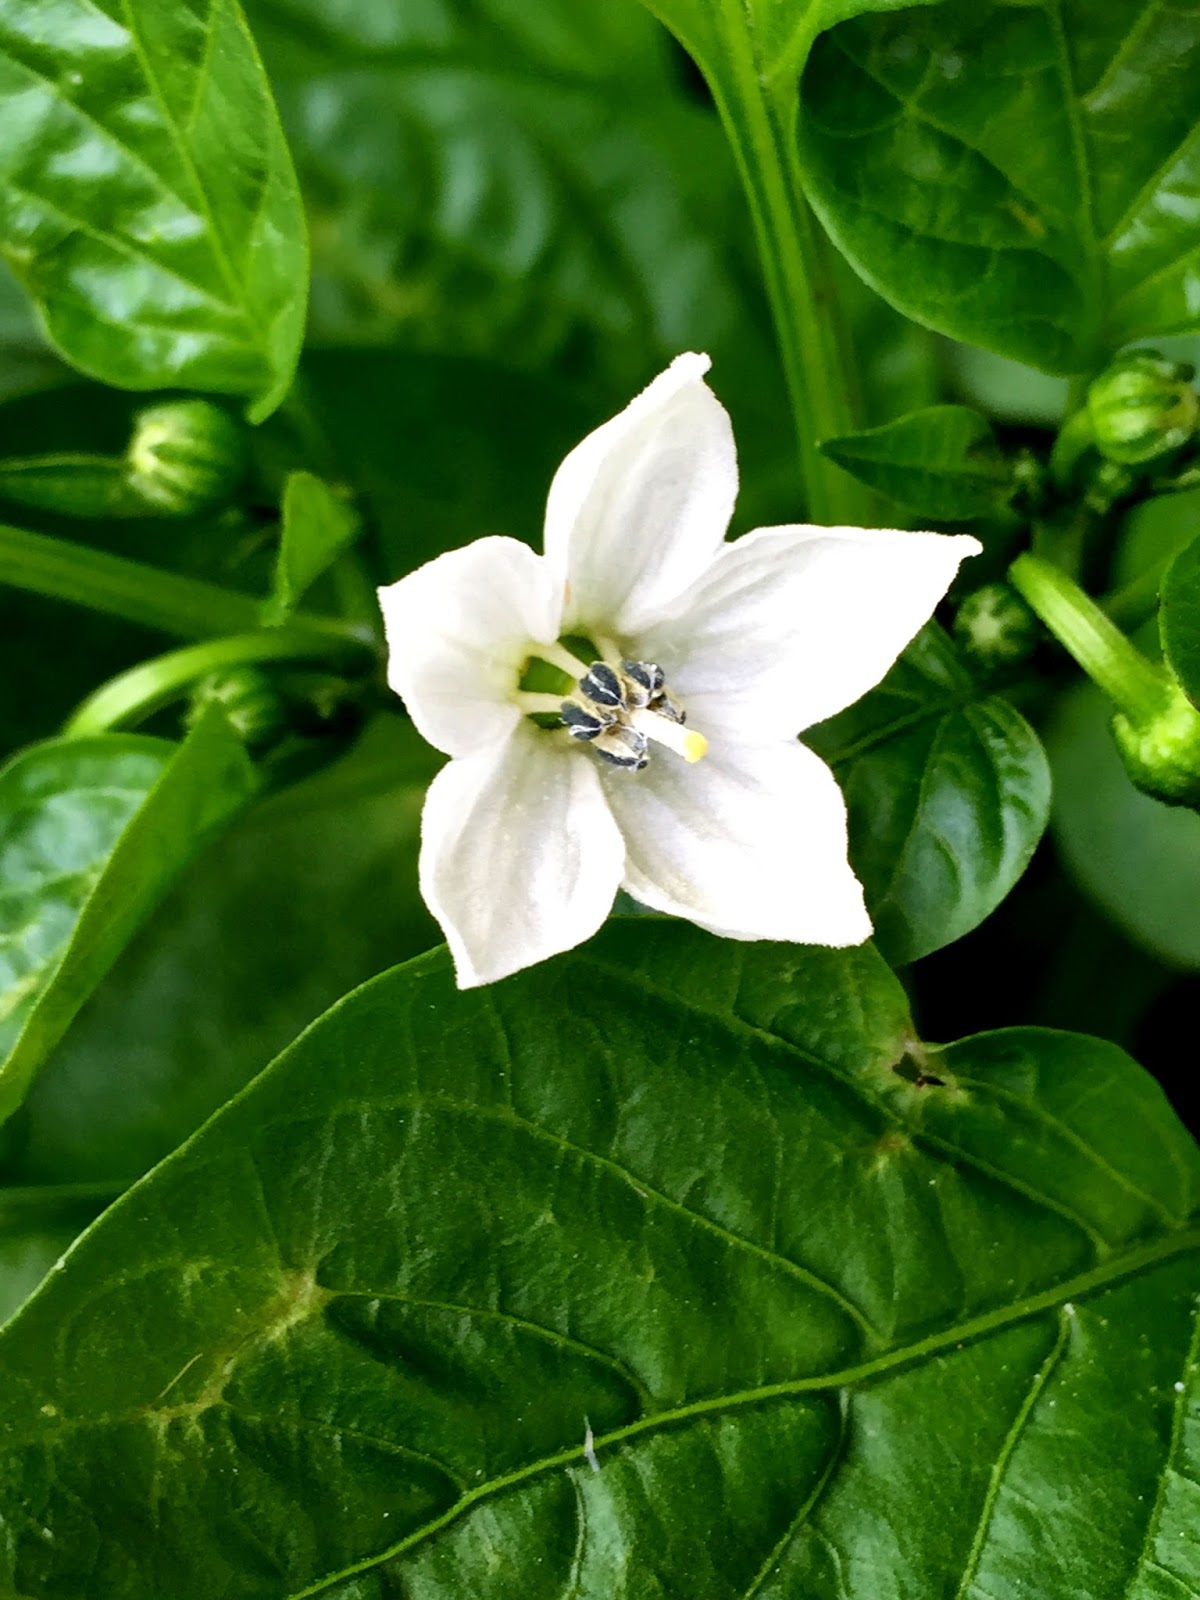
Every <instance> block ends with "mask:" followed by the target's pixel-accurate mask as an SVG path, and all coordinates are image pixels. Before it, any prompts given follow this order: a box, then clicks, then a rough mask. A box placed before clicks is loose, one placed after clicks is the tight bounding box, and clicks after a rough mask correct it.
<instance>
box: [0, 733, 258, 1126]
mask: <svg viewBox="0 0 1200 1600" xmlns="http://www.w3.org/2000/svg"><path fill="white" fill-rule="evenodd" d="M255 787H256V778H255V775H254V771H253V768H252V767H251V765H250V763H249V761H248V759H247V757H246V754H245V751H244V750H243V748H242V746H241V744H240V743H239V742H238V741H237V739H236V738H235V737H234V735H233V734H232V733H231V732H230V730H229V726H228V724H227V723H226V721H225V719H224V716H223V715H222V714H221V712H220V711H218V710H215V709H214V710H213V711H212V712H210V713H209V714H207V715H206V716H204V717H203V718H201V720H200V721H199V722H198V723H197V724H196V726H195V728H194V729H193V730H192V732H191V734H190V735H189V737H188V738H187V739H186V740H185V741H184V743H183V744H182V745H178V746H176V745H173V744H170V743H168V742H166V741H164V740H160V739H146V738H141V737H138V736H136V735H130V734H101V735H98V736H96V737H94V738H87V739H64V740H58V741H55V742H53V743H50V744H44V745H36V746H34V748H33V749H32V750H29V751H27V752H26V753H25V754H24V755H21V756H18V757H17V758H16V759H15V760H14V761H13V762H12V763H11V764H10V765H9V766H8V767H6V768H5V769H4V771H3V772H0V881H2V883H3V894H2V897H0V1116H7V1115H9V1114H10V1113H11V1112H12V1111H13V1110H14V1109H15V1108H16V1106H17V1105H19V1104H20V1101H21V1099H22V1098H23V1096H24V1094H25V1091H26V1090H27V1088H28V1086H29V1083H30V1081H31V1079H32V1077H33V1075H34V1073H35V1072H36V1071H37V1070H38V1068H39V1067H40V1066H41V1064H42V1062H43V1061H44V1060H45V1058H46V1055H47V1053H48V1052H49V1051H50V1050H51V1049H52V1048H53V1046H54V1045H55V1044H57V1042H58V1040H59V1039H60V1038H61V1036H62V1034H63V1032H64V1031H65V1029H66V1028H67V1026H68V1025H69V1024H70V1022H71V1019H72V1018H73V1017H74V1016H75V1013H76V1012H77V1011H78V1010H79V1008H80V1006H81V1005H82V1004H83V1002H84V1001H85V1000H86V999H87V997H88V995H89V994H90V993H91V992H92V990H93V989H94V988H95V986H96V984H97V983H98V982H99V981H100V979H101V978H103V976H104V975H105V973H106V972H107V971H108V969H109V968H110V967H111V966H112V963H113V962H114V961H115V960H116V958H117V956H118V955H119V954H120V952H121V950H122V948H123V947H124V945H125V944H126V942H127V941H128V940H129V938H130V937H131V936H132V934H133V933H134V931H135V930H136V929H137V927H138V926H139V925H140V924H141V923H142V921H143V920H144V919H145V917H146V916H147V915H148V914H149V912H150V910H151V909H152V907H153V906H154V905H155V904H156V903H157V902H158V901H159V900H160V899H161V897H162V895H163V894H164V893H165V892H166V889H167V888H168V887H169V885H170V884H171V883H172V882H173V880H174V879H175V877H176V876H177V875H178V873H179V872H180V871H181V870H182V869H183V867H184V866H186V865H187V863H188V862H189V861H191V860H192V858H193V857H194V856H195V855H196V853H197V852H198V850H199V849H200V848H201V847H202V845H203V844H204V843H205V842H206V841H207V840H208V839H209V837H210V836H211V835H212V834H213V833H214V832H215V831H216V830H217V829H218V828H219V827H220V826H221V825H222V824H223V823H224V822H225V821H226V820H227V819H228V818H229V817H230V816H231V815H232V813H233V812H235V811H236V810H238V809H239V808H240V807H241V806H242V805H244V804H245V803H246V801H247V800H248V799H249V798H250V796H251V795H252V794H253V793H254V790H255Z"/></svg>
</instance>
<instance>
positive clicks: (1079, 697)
mask: <svg viewBox="0 0 1200 1600" xmlns="http://www.w3.org/2000/svg"><path fill="white" fill-rule="evenodd" d="M1111 716H1112V707H1111V705H1109V703H1108V701H1107V700H1106V699H1105V698H1104V696H1103V695H1102V694H1101V693H1100V691H1099V690H1098V689H1094V688H1092V687H1091V685H1090V684H1080V685H1078V686H1077V687H1076V688H1075V689H1073V690H1072V691H1071V693H1070V694H1067V695H1064V696H1063V697H1062V700H1061V702H1060V704H1059V706H1058V709H1057V711H1056V714H1055V718H1054V721H1053V723H1052V724H1051V726H1050V728H1049V730H1048V732H1047V740H1046V745H1047V750H1048V752H1049V755H1050V760H1051V763H1052V766H1053V771H1054V817H1053V827H1054V839H1055V843H1056V844H1057V846H1058V849H1059V852H1060V854H1061V856H1062V858H1063V862H1064V864H1065V866H1066V868H1067V870H1068V872H1069V873H1070V875H1071V877H1072V878H1073V879H1074V880H1075V882H1076V883H1078V885H1079V887H1080V888H1081V889H1082V890H1083V891H1084V892H1085V893H1086V894H1087V896H1088V897H1089V899H1091V900H1093V901H1094V902H1095V903H1096V904H1097V905H1098V906H1099V907H1100V908H1101V910H1102V911H1104V912H1105V913H1106V914H1107V915H1108V916H1109V917H1111V919H1112V920H1113V921H1114V922H1115V923H1116V924H1117V926H1118V927H1119V928H1121V929H1122V930H1123V931H1124V932H1125V933H1127V934H1128V935H1129V937H1130V938H1131V939H1133V940H1135V941H1136V942H1137V943H1138V944H1140V945H1143V946H1144V947H1145V948H1146V949H1148V950H1151V951H1153V952H1154V954H1155V955H1157V956H1160V957H1161V958H1162V959H1163V960H1165V961H1167V962H1169V963H1170V964H1171V965H1172V966H1176V967H1188V968H1193V969H1197V968H1200V815H1197V814H1196V812H1194V811H1191V810H1189V809H1188V808H1187V807H1186V806H1166V805H1163V804H1162V803H1161V802H1160V801H1158V800H1152V799H1151V798H1150V796H1149V795H1145V794H1142V793H1141V792H1140V791H1139V790H1137V789H1135V788H1134V787H1133V785H1132V783H1130V781H1129V778H1128V776H1127V774H1126V772H1125V768H1124V766H1123V765H1122V764H1121V758H1120V756H1119V755H1118V754H1117V747H1116V745H1115V744H1114V742H1113V738H1112V735H1111V734H1110V733H1109V730H1108V724H1109V720H1110V718H1111Z"/></svg>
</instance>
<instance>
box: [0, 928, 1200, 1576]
mask: <svg viewBox="0 0 1200 1600" xmlns="http://www.w3.org/2000/svg"><path fill="white" fill-rule="evenodd" d="M1198 1200H1200V1155H1198V1152H1197V1150H1196V1148H1195V1146H1194V1145H1193V1144H1192V1142H1191V1141H1190V1139H1189V1138H1188V1137H1187V1135H1186V1134H1185V1132H1184V1131H1183V1129H1182V1128H1181V1127H1180V1126H1179V1124H1178V1122H1177V1121H1176V1120H1175V1118H1174V1116H1173V1114H1172V1113H1171V1111H1170V1109H1169V1107H1168V1105H1167V1103H1166V1101H1165V1099H1164V1098H1163V1096H1162V1094H1161V1092H1160V1090H1159V1089H1158V1088H1157V1086H1156V1085H1155V1084H1154V1083H1153V1081H1152V1080H1151V1079H1150V1078H1148V1077H1147V1076H1146V1075H1145V1074H1143V1073H1142V1072H1141V1071H1140V1070H1139V1069H1138V1068H1137V1067H1136V1066H1135V1065H1134V1064H1133V1063H1132V1062H1131V1061H1130V1060H1129V1059H1128V1058H1127V1057H1126V1056H1124V1055H1123V1054H1122V1053H1121V1052H1120V1051H1119V1050H1117V1049H1116V1048H1115V1047H1114V1046H1112V1045H1109V1044H1106V1043H1103V1042H1102V1041H1099V1040H1093V1039H1086V1038H1081V1037H1077V1036H1073V1035H1069V1034H1056V1033H1047V1032H1043V1031H1040V1030H1035V1029H1011V1030H1007V1031H1005V1032H1002V1033H996V1034H990V1035H983V1036H981V1037H979V1038H975V1039H969V1040H966V1041H964V1042H962V1043H960V1044H957V1045H954V1046H951V1047H950V1048H948V1049H946V1050H926V1049H922V1048H921V1047H919V1046H916V1045H915V1044H914V1042H913V1038H912V1032H911V1024H910V1022H909V1019H908V1016H907V1013H906V1007H905V1003H904V997H903V994H902V992H901V990H900V988H899V986H898V985H897V984H896V982H895V980H894V979H893V978H892V977H891V975H890V973H888V971H887V970H886V968H885V967H884V966H883V963H882V962H881V961H880V960H879V959H878V957H877V956H876V955H875V954H874V952H873V951H872V950H871V949H870V948H869V947H868V948H864V949H860V950H852V951H838V952H830V951H805V950H800V949H797V948H795V947H781V946H770V945H734V944H729V943H722V942H720V941H718V940H715V939H712V938H710V937H709V936H707V935H704V934H700V933H698V932H696V931H695V930H692V929H685V928H682V927H679V926H663V925H662V924H658V923H650V922H645V921H640V922H639V921H637V920H631V921H629V922H625V923H621V924H617V925H614V926H612V927H610V928H609V929H607V930H606V931H605V932H604V934H602V935H601V937H600V938H599V939H598V940H597V941H596V942H595V943H594V944H593V945H592V947H591V948H590V951H589V952H587V953H578V954H574V955H572V956H570V957H567V958H564V959H561V960H559V961H557V962H555V963H553V964H552V965H549V966H546V967H543V968H540V969H538V970H537V971H535V972H531V973H526V974H522V975H521V976H520V977H519V978H517V979H516V980H514V981H511V982H508V983H505V984H503V985H499V986H497V987H494V988H491V989H487V990H476V991H472V992H469V993H465V994H464V993H456V992H455V990H454V988H453V983H452V977H451V973H450V966H449V962H448V960H447V959H446V957H445V955H444V953H442V952H439V953H436V954H435V955H433V956H432V957H425V958H421V959H420V960H418V961H417V962H415V963H413V964H412V965H411V966H409V967H407V968H404V969H401V970H399V971H396V972H394V973H391V974H389V975H388V976H386V977H384V978H382V979H381V980H379V981H378V982H376V983H374V984H372V985H371V986H369V987H368V988H366V989H365V990H363V991H361V992H359V993H358V994H357V995H355V996H353V997H351V998H350V999H349V1000H348V1001H346V1002H345V1003H343V1004H342V1005H340V1006H339V1007H337V1008H336V1009H335V1010H334V1011H333V1012H331V1013H330V1014H329V1015H328V1016H327V1017H326V1018H325V1019H324V1020H323V1021H322V1022H321V1023H320V1024H319V1025H318V1026H317V1027H316V1028H315V1029H313V1030H311V1031H310V1032H309V1033H307V1034H306V1035H305V1036H304V1037H303V1038H302V1039H301V1040H300V1041H299V1042H298V1043H297V1044H296V1045H295V1046H294V1047H293V1048H292V1049H291V1050H289V1051H288V1052H287V1053H286V1054H285V1056H284V1057H283V1058H282V1059H281V1060H280V1061H279V1062H277V1063H276V1065H275V1066H274V1067H273V1068H272V1069H271V1070H270V1071H268V1072H267V1073H266V1074H265V1075H264V1076H263V1077H262V1078H260V1079H259V1080H258V1081H257V1082H256V1083H255V1084H254V1085H253V1086H252V1087H251V1088H250V1089H249V1091H248V1092H247V1093H246V1094H245V1095H243V1096H242V1097H241V1098H240V1099H239V1100H238V1101H236V1102H234V1103H233V1104H232V1105H231V1106H229V1107H227V1108H226V1109H225V1110H224V1111H223V1112H221V1113H220V1114H219V1115H218V1116H217V1117H216V1118H215V1119H214V1120H213V1121H212V1122H211V1123H210V1124H209V1125H208V1126H207V1128H205V1129H204V1130H202V1132H201V1133H200V1134H199V1135H198V1136H197V1137H196V1139H195V1140H194V1141H192V1142H191V1143H190V1144H189V1145H188V1146H187V1147H186V1148H185V1149H184V1150H182V1151H181V1152H180V1153H179V1154H178V1155H176V1156H175V1157H173V1158H172V1159H171V1160H169V1161H168V1162H167V1163H165V1164H164V1165H163V1166H162V1167H160V1168H159V1169H157V1171H155V1172H154V1173H153V1174H151V1175H150V1176H149V1177H148V1178H147V1179H146V1180H145V1181H144V1182H143V1183H142V1184H140V1185H139V1186H137V1187H136V1188H135V1189H134V1190H133V1191H132V1192H131V1193H130V1194H129V1195H128V1196H127V1197H126V1198H125V1199H123V1200H122V1201H119V1202H118V1203H117V1204H116V1206H115V1207H113V1208H112V1209H111V1210H110V1211H109V1212H108V1213H107V1214H106V1215H105V1216H104V1217H103V1218H102V1219H101V1221H100V1222H99V1223H98V1224H97V1225H96V1226H95V1227H94V1228H92V1229H91V1230H90V1231H89V1233H88V1234H87V1235H86V1236H85V1237H84V1238H83V1239H82V1240H81V1241H80V1243H79V1244H77V1245H76V1247H75V1248H74V1250H73V1251H72V1252H71V1254H70V1255H69V1256H68V1258H67V1260H66V1262H65V1264H64V1266H63V1269H62V1270H61V1271H60V1272H58V1273H56V1274H55V1275H54V1276H53V1278H52V1279H51V1281H50V1282H49V1283H48V1284H47V1285H46V1287H45V1288H44V1289H43V1290H42V1291H41V1292H40V1293H39V1294H38V1295H37V1296H36V1297H35V1298H34V1299H33V1300H32V1301H31V1302H29V1303H28V1304H27V1305H26V1307H25V1308H24V1309H23V1310H22V1311H21V1312H20V1313H19V1314H18V1316H17V1318H16V1319H15V1320H14V1321H13V1322H12V1323H11V1324H10V1325H9V1326H8V1328H7V1329H6V1330H5V1332H4V1334H3V1335H2V1336H0V1359H2V1360H3V1364H4V1371H5V1374H6V1382H5V1386H4V1390H3V1393H2V1394H0V1418H2V1425H3V1438H4V1439H5V1441H6V1443H5V1447H4V1457H3V1465H2V1467H0V1510H2V1512H3V1515H4V1518H5V1525H6V1532H7V1538H6V1541H5V1543H4V1546H3V1550H2V1551H0V1587H3V1588H4V1589H6V1590H7V1591H8V1592H12V1593H19V1594H21V1595H22V1596H23V1597H25V1600H50V1597H51V1596H65V1595H68V1594H69V1595H71V1596H72V1600H100V1597H101V1596H103V1597H104V1600H151V1597H153V1600H158V1597H159V1596H162V1595H165V1594H169V1595H171V1596H173V1597H175V1600H193V1597H195V1600H201V1597H203V1600H208V1597H210V1596H212V1595H213V1594H215V1593H219V1594H221V1595H222V1596H224V1597H226V1600H251V1597H253V1600H267V1597H272V1600H282V1597H284V1596H291V1597H296V1596H299V1595H302V1594H313V1595H315V1594H317V1593H320V1594H322V1595H324V1594H328V1595H331V1596H336V1597H337V1600H382V1597H383V1596H385V1595H390V1594H400V1593H403V1594H405V1595H406V1596H411V1597H413V1600H449V1597H450V1596H454V1597H459V1596H465V1595H480V1596H483V1595H486V1596H487V1597H488V1600H510V1597H511V1600H543V1597H544V1600H560V1597H561V1596H563V1595H565V1594H569V1593H572V1592H573V1593H575V1594H578V1595H584V1594H587V1595H597V1596H599V1595H604V1596H608V1595H618V1594H619V1595H629V1596H635V1595H636V1596H638V1597H639V1600H640V1597H641V1596H651V1595H654V1596H663V1597H668V1596H670V1597H672V1600H673V1597H675V1596H688V1597H689V1600H692V1597H694V1600H744V1597H746V1596H748V1595H751V1594H763V1595H770V1596H772V1597H777V1600H785V1597H796V1600H801V1597H804V1600H823V1597H825V1596H829V1597H831V1600H832V1597H833V1596H835V1595H837V1596H842V1597H846V1600H878V1596H879V1595H880V1594H881V1593H883V1592H888V1593H896V1594H900V1593H903V1594H907V1595H913V1596H918V1595H919V1596H926V1595H928V1596H933V1595H945V1594H950V1593H952V1592H954V1593H959V1594H967V1593H970V1592H977V1593H981V1594H983V1593H987V1594H993V1595H997V1596H1000V1595H1010V1594H1012V1595H1015V1594H1016V1593H1018V1592H1019V1593H1020V1594H1021V1595H1022V1596H1023V1597H1025V1600H1059V1597H1061V1596H1063V1595H1067V1594H1069V1595H1072V1596H1078V1597H1080V1600H1092V1597H1095V1600H1101V1597H1104V1600H1107V1597H1109V1596H1116V1595H1120V1594H1125V1593H1142V1592H1145V1593H1150V1592H1152V1588H1151V1586H1152V1585H1154V1584H1159V1585H1161V1583H1163V1582H1166V1581H1171V1582H1172V1583H1173V1587H1172V1593H1174V1592H1178V1593H1180V1594H1185V1593H1191V1592H1193V1591H1194V1589H1195V1588H1196V1585H1197V1583H1200V1550H1198V1548H1197V1544H1196V1540H1195V1521H1194V1518H1193V1517H1191V1516H1190V1512H1189V1506H1190V1505H1192V1506H1194V1496H1195V1495H1196V1493H1197V1492H1198V1485H1197V1479H1198V1477H1200V1459H1198V1458H1197V1443H1196V1439H1195V1437H1194V1433H1195V1430H1194V1429H1193V1428H1191V1426H1190V1423H1189V1418H1190V1416H1191V1415H1192V1413H1193V1412H1194V1408H1195V1406H1196V1404H1197V1401H1198V1399H1200V1394H1198V1393H1197V1385H1198V1383H1200V1373H1198V1371H1197V1362H1196V1341H1197V1337H1198V1330H1197V1311H1196V1297H1197V1292H1198V1291H1200V1261H1198V1259H1197V1251H1198V1250H1200V1230H1198V1229H1197V1228H1196V1226H1195V1225H1194V1222H1193V1220H1192V1219H1193V1218H1194V1215H1195V1208H1196V1205H1197V1201H1198ZM64 1330H67V1332H66V1333H64ZM1097 1507H1102V1508H1103V1515H1098V1514H1097ZM1047 1528H1050V1529H1052V1530H1053V1537H1049V1536H1047V1533H1046V1530H1047Z"/></svg>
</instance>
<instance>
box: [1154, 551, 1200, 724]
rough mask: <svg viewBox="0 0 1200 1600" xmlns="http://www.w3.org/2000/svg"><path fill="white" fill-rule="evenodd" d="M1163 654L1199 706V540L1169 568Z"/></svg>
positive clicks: (1163, 614)
mask: <svg viewBox="0 0 1200 1600" xmlns="http://www.w3.org/2000/svg"><path fill="white" fill-rule="evenodd" d="M1159 628H1160V630H1161V632H1162V643H1163V652H1164V654H1165V655H1166V658H1167V661H1168V663H1169V665H1170V668H1171V671H1172V672H1173V673H1174V674H1175V676H1176V678H1178V680H1179V683H1180V685H1181V687H1182V688H1183V691H1184V693H1185V694H1186V695H1187V697H1188V699H1189V700H1192V701H1193V702H1195V703H1196V704H1198V705H1200V540H1193V541H1192V543H1191V544H1189V545H1188V546H1187V548H1186V549H1184V550H1181V551H1180V552H1179V554H1178V555H1177V556H1176V557H1175V559H1174V561H1172V562H1171V565H1170V566H1169V567H1168V569H1167V575H1166V578H1165V579H1164V580H1163V586H1162V605H1161V609H1160V611H1159Z"/></svg>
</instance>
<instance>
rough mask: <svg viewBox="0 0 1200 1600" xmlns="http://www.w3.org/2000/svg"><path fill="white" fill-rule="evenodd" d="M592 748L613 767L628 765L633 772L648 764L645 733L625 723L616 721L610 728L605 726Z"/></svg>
mask: <svg viewBox="0 0 1200 1600" xmlns="http://www.w3.org/2000/svg"><path fill="white" fill-rule="evenodd" d="M592 749H593V750H594V751H595V752H596V754H597V755H598V756H601V757H602V758H603V759H604V760H605V761H611V762H612V764H613V766H614V767H629V768H631V769H632V770H633V771H634V772H641V771H642V769H643V768H644V767H646V766H647V765H648V758H647V755H646V735H645V734H644V733H641V732H639V730H638V729H637V728H631V727H629V726H628V725H627V724H625V723H621V722H618V723H615V724H614V725H613V726H612V727H611V728H605V730H604V732H603V733H602V734H601V735H600V736H599V738H598V739H597V740H596V741H595V743H594V744H593V745H592Z"/></svg>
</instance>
